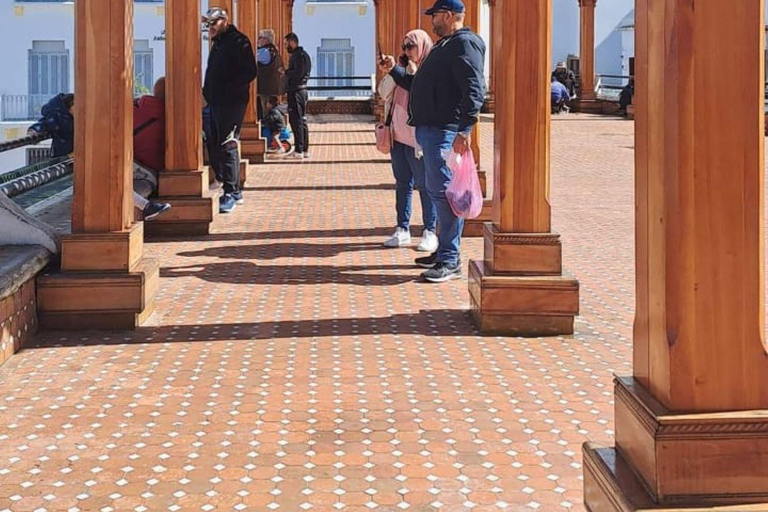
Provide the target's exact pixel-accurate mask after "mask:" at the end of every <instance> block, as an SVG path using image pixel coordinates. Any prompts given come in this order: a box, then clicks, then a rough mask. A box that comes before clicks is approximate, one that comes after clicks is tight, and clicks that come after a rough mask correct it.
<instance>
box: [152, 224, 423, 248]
mask: <svg viewBox="0 0 768 512" xmlns="http://www.w3.org/2000/svg"><path fill="white" fill-rule="evenodd" d="M419 229H421V228H417V227H416V226H411V234H414V233H417V232H420V231H419ZM391 234H392V228H391V227H381V228H354V229H352V228H345V229H308V230H304V231H263V232H256V233H214V234H212V235H205V236H187V237H185V236H178V237H173V236H165V237H152V238H151V239H147V240H145V242H144V243H145V244H155V243H165V242H167V241H169V240H177V241H183V240H194V241H195V242H217V241H227V240H229V241H234V242H241V241H244V240H284V239H294V238H297V239H307V238H342V239H344V240H350V239H355V238H365V237H369V236H378V237H387V236H390V235H391ZM352 235H354V236H352Z"/></svg>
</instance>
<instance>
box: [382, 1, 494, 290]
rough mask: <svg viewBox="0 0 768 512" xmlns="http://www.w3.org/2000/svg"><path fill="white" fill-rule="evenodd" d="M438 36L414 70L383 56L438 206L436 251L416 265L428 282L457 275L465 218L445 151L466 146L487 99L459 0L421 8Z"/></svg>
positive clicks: (481, 46) (478, 54)
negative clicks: (403, 97)
mask: <svg viewBox="0 0 768 512" xmlns="http://www.w3.org/2000/svg"><path fill="white" fill-rule="evenodd" d="M424 14H425V15H427V16H431V17H432V27H433V29H434V31H435V34H437V36H438V37H440V38H441V39H440V40H439V41H438V42H437V43H435V46H434V47H433V48H432V51H431V52H430V53H429V56H428V57H427V58H426V59H425V60H424V62H422V64H421V67H420V68H419V70H418V72H417V73H416V74H415V75H407V74H406V72H405V68H403V67H401V66H397V65H395V59H394V57H392V56H386V57H384V58H383V59H382V62H381V65H382V67H383V68H384V69H386V70H389V73H390V75H392V77H393V78H394V79H395V81H396V82H397V83H398V85H401V86H402V87H404V88H405V89H408V90H410V93H411V99H410V105H409V110H410V119H409V121H408V124H410V125H412V126H415V127H416V141H417V142H418V143H419V145H420V146H421V148H422V150H423V151H424V168H425V171H426V184H427V192H428V193H429V195H430V197H431V198H432V201H433V202H434V203H435V206H436V208H437V229H438V232H437V238H438V241H439V245H438V248H437V252H435V253H434V254H432V255H430V256H427V257H424V258H417V259H416V264H417V265H419V266H420V267H423V268H429V270H427V271H426V272H424V273H423V274H422V277H423V278H424V279H425V280H427V281H429V282H432V283H442V282H445V281H450V280H451V279H459V278H461V258H460V256H459V249H460V245H461V232H462V230H463V229H464V219H461V218H458V217H457V216H456V215H454V213H453V210H451V206H450V205H449V204H448V200H447V199H446V197H445V190H446V188H447V187H448V183H450V181H451V170H450V169H449V168H448V166H447V165H446V163H445V158H444V155H443V153H444V152H448V151H450V150H451V149H453V151H455V152H456V153H459V154H464V153H467V152H468V151H470V133H471V131H472V127H473V126H474V125H475V123H477V120H478V116H479V114H480V108H481V107H482V105H483V101H484V100H485V76H484V74H483V67H484V65H485V43H484V42H483V40H482V39H481V38H480V36H478V35H477V34H475V33H474V32H472V31H471V30H470V29H469V28H466V27H464V16H465V8H464V4H463V3H462V2H461V0H436V2H435V4H434V5H433V6H432V7H431V8H430V9H428V10H427V11H426V12H425V13H424Z"/></svg>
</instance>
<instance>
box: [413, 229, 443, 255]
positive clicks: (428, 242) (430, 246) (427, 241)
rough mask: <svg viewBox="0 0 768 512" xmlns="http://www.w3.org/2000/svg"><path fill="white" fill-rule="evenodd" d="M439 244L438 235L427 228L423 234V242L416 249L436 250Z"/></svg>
mask: <svg viewBox="0 0 768 512" xmlns="http://www.w3.org/2000/svg"><path fill="white" fill-rule="evenodd" d="M437 246H438V243H437V235H436V234H435V232H434V231H430V230H428V229H425V230H424V233H423V234H422V235H421V242H419V246H418V247H416V250H417V251H420V252H435V251H436V250H437Z"/></svg>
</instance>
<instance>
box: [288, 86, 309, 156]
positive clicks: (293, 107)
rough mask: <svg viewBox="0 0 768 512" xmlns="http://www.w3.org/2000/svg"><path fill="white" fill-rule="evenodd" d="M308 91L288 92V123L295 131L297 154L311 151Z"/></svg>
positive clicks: (294, 138)
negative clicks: (308, 126)
mask: <svg viewBox="0 0 768 512" xmlns="http://www.w3.org/2000/svg"><path fill="white" fill-rule="evenodd" d="M307 98H308V96H307V90H306V89H299V90H298V91H293V90H289V91H288V122H289V123H290V124H291V130H293V140H294V142H295V143H296V144H295V146H296V153H306V152H307V150H309V129H308V128H307Z"/></svg>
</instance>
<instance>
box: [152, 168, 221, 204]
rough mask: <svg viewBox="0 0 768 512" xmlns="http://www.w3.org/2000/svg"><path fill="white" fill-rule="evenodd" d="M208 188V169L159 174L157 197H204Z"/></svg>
mask: <svg viewBox="0 0 768 512" xmlns="http://www.w3.org/2000/svg"><path fill="white" fill-rule="evenodd" d="M208 188H209V179H208V167H203V168H202V169H200V170H190V171H162V172H160V173H158V187H157V195H159V196H161V197H183V196H197V197H202V196H203V195H204V193H205V192H207V190H208Z"/></svg>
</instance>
